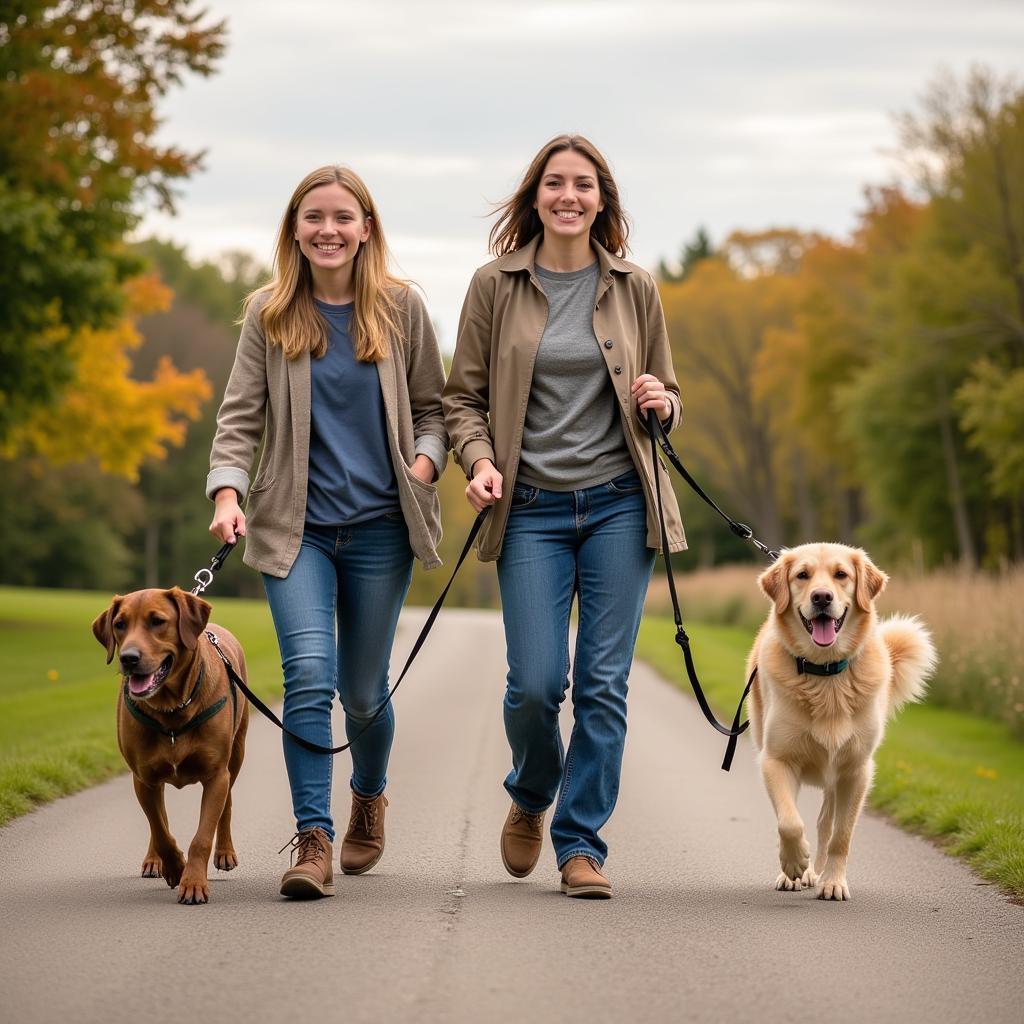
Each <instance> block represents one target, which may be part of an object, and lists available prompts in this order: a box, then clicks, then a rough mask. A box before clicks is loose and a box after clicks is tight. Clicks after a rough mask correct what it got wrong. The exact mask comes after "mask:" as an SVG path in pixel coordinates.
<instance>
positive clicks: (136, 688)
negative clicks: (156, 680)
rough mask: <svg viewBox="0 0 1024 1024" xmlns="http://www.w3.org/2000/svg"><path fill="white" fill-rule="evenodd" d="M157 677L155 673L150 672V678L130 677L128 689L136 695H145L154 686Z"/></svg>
mask: <svg viewBox="0 0 1024 1024" xmlns="http://www.w3.org/2000/svg"><path fill="white" fill-rule="evenodd" d="M155 675H156V673H155V672H150V674H149V675H148V676H129V677H128V689H129V690H131V692H132V693H135V694H139V693H145V692H146V691H147V690H148V689H149V688H150V687H151V686H152V685H153V677H154V676H155Z"/></svg>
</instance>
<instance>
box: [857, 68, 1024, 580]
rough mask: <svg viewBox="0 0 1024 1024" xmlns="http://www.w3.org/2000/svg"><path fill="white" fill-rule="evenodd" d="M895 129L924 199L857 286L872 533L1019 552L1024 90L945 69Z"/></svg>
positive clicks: (998, 554)
mask: <svg viewBox="0 0 1024 1024" xmlns="http://www.w3.org/2000/svg"><path fill="white" fill-rule="evenodd" d="M901 138H902V142H903V148H904V152H905V153H906V154H907V157H908V161H909V163H910V166H911V167H912V169H913V170H914V174H915V181H916V184H917V185H918V187H919V189H920V192H921V195H922V197H923V198H925V199H926V206H925V207H924V208H923V211H922V214H921V217H920V219H919V224H918V226H917V228H916V230H915V231H914V232H913V234H912V236H911V237H910V239H909V243H908V244H907V245H906V247H905V251H904V253H903V254H902V255H901V256H899V258H897V259H896V260H895V261H893V262H891V263H889V264H888V267H887V269H888V273H887V274H886V275H884V277H883V276H881V275H878V276H876V278H875V279H874V281H873V282H872V286H871V288H870V290H869V293H868V295H867V305H868V306H869V307H870V308H871V310H872V320H873V324H872V328H871V329H872V332H873V334H874V337H875V339H876V345H875V355H876V358H875V361H874V363H873V365H872V366H871V367H870V368H868V369H866V370H865V372H864V373H863V374H862V375H861V376H860V377H859V378H858V380H857V381H856V383H855V384H854V385H853V386H852V387H851V388H850V389H849V392H848V395H847V400H846V413H847V419H848V430H847V434H846V436H847V437H848V439H849V442H850V443H851V444H853V445H855V446H856V447H857V448H858V449H859V451H860V456H861V460H862V472H863V475H864V478H865V482H866V484H867V485H868V486H869V487H871V488H872V490H873V498H872V502H873V505H874V507H875V510H876V512H877V514H878V517H879V521H878V524H877V525H878V533H879V534H880V535H885V536H887V537H888V538H889V540H890V542H893V541H899V540H900V539H902V540H903V541H904V542H905V541H907V540H910V539H917V540H919V541H920V542H921V543H922V544H923V545H924V547H925V554H926V555H927V556H929V557H930V558H931V559H938V558H942V557H944V556H946V555H948V554H952V555H954V556H955V557H957V558H958V559H960V560H961V561H963V562H964V563H966V564H969V565H971V564H975V563H978V562H988V563H993V562H997V561H998V560H999V559H1001V558H1005V557H1007V556H1013V557H1018V558H1019V557H1021V556H1022V554H1024V538H1022V535H1021V531H1022V522H1021V520H1022V514H1021V512H1022V498H1024V491H1022V490H1020V489H1017V488H1016V481H1018V480H1019V475H1018V473H1017V471H1016V469H1015V463H1017V462H1019V461H1020V457H1021V456H1020V446H1021V444H1022V442H1021V434H1020V427H1021V426H1022V425H1024V423H1022V420H1021V414H1020V412H1019V403H1018V402H1017V400H1016V396H1017V395H1019V394H1020V393H1021V390H1022V387H1024V376H1022V375H1024V263H1022V252H1024V243H1022V239H1024V89H1022V88H1021V86H1020V85H1017V84H1014V83H1013V82H1011V81H1000V80H998V79H996V78H995V77H994V76H993V75H992V74H991V73H989V72H987V71H985V70H984V69H975V70H974V71H972V72H971V73H970V74H969V75H968V76H967V78H966V79H965V80H964V81H963V82H958V81H957V80H956V79H955V78H953V77H952V76H951V75H948V74H944V75H941V76H939V77H938V78H937V79H936V80H935V81H934V82H933V83H932V85H931V86H930V87H929V89H928V91H927V92H926V94H925V97H924V99H923V101H922V104H921V109H920V110H919V111H918V112H916V113H914V114H909V115H906V116H905V117H904V118H903V119H902V120H901ZM1022 482H1024V481H1022Z"/></svg>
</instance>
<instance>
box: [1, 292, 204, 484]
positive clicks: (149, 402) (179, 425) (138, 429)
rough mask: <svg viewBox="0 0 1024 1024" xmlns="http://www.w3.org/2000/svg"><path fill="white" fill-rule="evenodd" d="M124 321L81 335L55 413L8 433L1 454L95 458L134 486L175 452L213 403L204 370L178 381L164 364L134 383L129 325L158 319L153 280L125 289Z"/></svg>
mask: <svg viewBox="0 0 1024 1024" xmlns="http://www.w3.org/2000/svg"><path fill="white" fill-rule="evenodd" d="M124 287H125V291H126V293H127V314H126V316H125V318H124V319H123V320H121V321H120V323H118V324H116V325H115V326H113V327H111V328H109V329H107V330H99V331H97V330H89V329H86V330H82V331H80V332H79V333H78V334H76V335H75V336H74V337H73V338H72V340H71V343H70V346H71V347H70V351H71V353H72V356H73V358H74V360H75V376H74V379H73V380H72V382H71V384H69V385H68V387H67V388H66V389H65V391H64V392H63V394H62V395H61V397H60V400H59V401H58V402H57V404H56V405H55V406H52V407H50V408H46V409H41V410H39V411H37V412H36V413H35V415H33V416H32V417H31V418H30V419H29V420H28V421H27V422H26V423H24V424H23V425H22V426H21V427H19V428H18V429H17V430H15V431H14V433H13V436H12V437H11V439H10V442H9V443H8V444H7V445H6V446H5V449H4V451H3V452H2V454H4V455H6V456H13V455H15V454H21V453H33V454H37V455H41V456H42V457H43V458H45V459H46V460H48V461H49V462H51V463H53V464H55V465H60V464H64V463H68V462H79V461H84V460H86V459H89V458H94V459H96V460H97V461H98V462H99V465H100V468H101V469H103V470H104V471H105V472H107V473H113V474H115V475H117V476H122V477H125V478H127V479H129V480H136V479H137V478H138V475H139V467H140V466H141V465H142V463H143V461H145V460H146V459H162V458H165V457H166V455H167V448H168V446H169V445H176V446H177V445H181V444H182V442H183V441H184V439H185V431H186V421H187V420H195V419H198V417H199V414H200V411H201V409H202V404H203V402H205V401H207V400H208V399H209V398H210V395H211V388H210V383H209V381H208V380H207V378H206V374H205V373H203V371H202V370H193V371H192V372H190V373H181V372H179V371H178V370H176V369H175V368H174V366H173V364H172V363H171V361H170V360H169V359H168V358H167V357H166V356H165V357H163V358H162V359H161V360H160V362H159V365H158V366H157V370H156V375H155V377H154V379H153V380H151V381H138V380H133V379H132V378H131V376H130V373H131V359H130V358H129V355H128V353H129V352H131V350H133V349H136V348H138V347H139V346H140V345H141V344H142V336H141V335H140V334H139V332H138V331H137V330H136V328H135V320H136V318H138V317H139V316H143V315H145V314H147V313H156V312H161V311H163V310H165V309H167V308H168V307H169V306H170V303H171V297H172V296H171V292H170V290H169V289H168V288H166V287H165V286H164V285H162V284H161V283H160V281H159V280H158V279H157V278H156V277H155V276H153V275H144V276H141V277H137V278H134V279H132V280H130V281H128V282H126V283H125V285H124Z"/></svg>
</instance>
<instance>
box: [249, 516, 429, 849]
mask: <svg viewBox="0 0 1024 1024" xmlns="http://www.w3.org/2000/svg"><path fill="white" fill-rule="evenodd" d="M412 560H413V554H412V549H411V548H410V547H409V535H408V531H407V529H406V525H405V520H404V519H403V518H402V515H401V513H388V514H386V515H383V516H380V517H378V518H376V519H371V520H368V521H367V522H365V523H358V524H356V525H353V526H341V527H335V526H311V525H308V524H307V526H306V529H305V533H304V534H303V537H302V545H301V547H300V548H299V554H298V556H297V557H296V559H295V563H294V565H292V567H291V570H290V572H289V573H288V575H287V576H286V577H285V578H284V579H279V578H278V577H276V576H269V575H267V574H264V575H263V586H264V588H265V590H266V592H267V600H268V601H269V603H270V612H271V615H272V616H273V619H274V628H275V629H276V631H277V640H278V644H279V646H280V648H281V664H282V667H283V669H284V716H283V718H284V724H285V726H286V727H287V728H288V729H290V730H291V731H292V732H294V733H296V734H297V735H299V736H302V737H303V739H307V740H309V741H311V742H313V743H317V744H320V745H321V746H325V747H329V746H332V745H333V744H332V741H331V706H332V703H333V700H334V695H335V693H337V694H338V696H339V697H340V698H341V703H342V706H343V707H344V709H345V732H346V734H347V736H348V738H349V739H352V738H353V737H354V736H357V735H359V733H360V731H361V730H362V729H364V728H365V727H366V723H367V722H368V721H369V719H370V718H371V717H372V715H373V712H374V711H375V710H376V709H377V708H378V707H379V706H380V704H381V702H382V701H383V700H384V698H385V697H386V696H387V692H388V665H389V662H390V659H391V646H392V643H393V642H394V638H395V628H396V627H397V625H398V615H399V612H400V611H401V610H402V602H403V601H404V600H405V595H406V593H407V592H408V590H409V583H410V581H411V579H412ZM335 623H337V628H335ZM394 734H395V715H394V711H393V710H392V706H391V705H390V704H389V705H388V707H387V710H386V711H384V712H382V713H381V714H380V716H379V717H378V718H377V720H376V721H375V722H374V723H373V725H371V726H370V727H369V728H368V729H367V730H366V732H365V733H363V735H361V736H359V739H358V740H356V741H355V742H354V743H353V744H352V746H351V748H350V750H351V753H352V778H351V786H352V789H354V790H355V791H356V792H357V793H358V794H359V795H360V796H366V797H375V796H378V795H379V794H380V793H382V792H383V791H384V787H385V785H386V784H387V767H388V756H389V755H390V753H391V743H392V740H393V738H394ZM283 739H284V759H285V765H286V767H287V770H288V782H289V784H290V785H291V791H292V807H293V809H294V811H295V823H296V828H298V829H299V830H304V829H308V828H314V827H317V826H319V827H320V828H322V829H324V831H325V832H327V834H328V835H329V836H330V837H331V840H332V842H333V840H334V822H333V820H332V818H331V778H332V769H333V765H334V758H333V757H328V756H327V755H326V754H314V753H313V752H311V751H308V750H305V749H304V748H303V747H301V746H299V744H298V743H296V742H295V741H294V740H292V739H289V737H288V736H284V738H283Z"/></svg>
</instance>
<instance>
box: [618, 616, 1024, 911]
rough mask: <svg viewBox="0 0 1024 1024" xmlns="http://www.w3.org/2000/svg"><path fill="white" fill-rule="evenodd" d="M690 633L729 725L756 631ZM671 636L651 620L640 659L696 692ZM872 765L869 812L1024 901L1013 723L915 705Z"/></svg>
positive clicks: (1022, 747)
mask: <svg viewBox="0 0 1024 1024" xmlns="http://www.w3.org/2000/svg"><path fill="white" fill-rule="evenodd" d="M687 632H689V634H690V640H691V643H692V647H693V654H694V661H695V663H696V666H697V673H698V676H699V677H700V681H701V684H702V686H703V688H704V692H705V693H706V695H707V698H708V701H709V702H710V703H711V705H712V707H714V709H715V711H716V712H717V713H718V717H719V718H720V719H722V720H724V721H729V720H731V717H730V718H726V716H731V715H732V714H733V712H734V711H735V709H736V701H737V700H739V696H740V694H741V693H742V692H743V686H744V684H745V683H746V678H745V677H744V675H743V668H744V662H745V659H746V654H747V650H748V648H749V646H750V644H751V643H752V642H753V634H752V633H751V632H750V631H749V630H746V629H741V628H738V627H733V626H710V625H695V626H693V627H692V628H690V629H688V630H687ZM674 636H675V626H674V625H673V623H672V620H671V619H669V618H663V617H660V616H647V617H646V618H645V619H644V622H643V625H642V626H641V628H640V639H639V642H638V645H637V655H638V656H639V657H640V658H643V659H644V660H645V661H647V662H649V663H650V664H651V665H653V666H654V667H655V668H656V669H657V670H658V671H659V672H660V673H661V674H662V675H663V676H665V678H666V679H670V680H672V681H673V682H674V683H675V684H676V685H678V686H679V687H680V688H682V689H684V690H685V691H686V692H687V693H689V692H690V684H689V681H688V680H687V678H686V670H685V667H684V666H683V660H682V657H681V655H680V651H679V648H678V647H677V646H676V644H675V641H674ZM940 671H941V668H940ZM723 749H724V742H723ZM875 761H876V764H877V771H876V773H875V784H874V787H873V788H872V791H871V795H870V797H869V802H870V804H871V806H872V807H874V808H875V809H877V810H879V811H882V812H883V813H885V814H886V815H888V816H889V817H890V818H891V819H892V820H893V821H895V822H897V823H898V824H900V825H902V826H903V827H904V828H907V829H909V830H911V831H914V832H917V833H920V834H921V835H925V836H928V837H930V838H932V839H934V840H936V841H937V842H939V844H940V845H941V846H942V847H943V848H944V849H945V850H947V851H948V852H949V853H952V854H956V855H957V856H959V857H962V858H963V859H964V860H965V861H966V862H967V863H968V864H970V865H971V867H972V868H974V870H975V871H976V872H977V873H978V874H979V875H981V876H982V877H983V878H985V879H987V880H989V881H992V882H995V883H996V884H997V885H999V886H1000V887H1001V888H1002V889H1004V890H1005V891H1006V892H1007V893H1008V894H1009V895H1010V896H1011V897H1012V898H1013V899H1015V900H1017V901H1024V744H1022V743H1020V742H1019V741H1017V740H1015V739H1013V737H1012V736H1011V733H1010V729H1009V728H1008V727H1007V726H1006V725H1004V724H1001V723H999V722H992V721H988V720H986V719H982V718H979V717H976V716H974V715H971V714H968V713H966V712H962V711H953V710H951V709H948V708H939V707H931V706H929V705H927V704H924V705H911V706H909V707H907V708H905V709H904V710H903V711H902V712H901V713H900V715H899V716H898V717H897V718H896V719H895V721H893V722H891V723H890V724H889V728H888V729H887V731H886V734H885V740H884V741H883V743H882V746H881V748H880V749H879V751H878V753H877V754H876V755H875Z"/></svg>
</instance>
